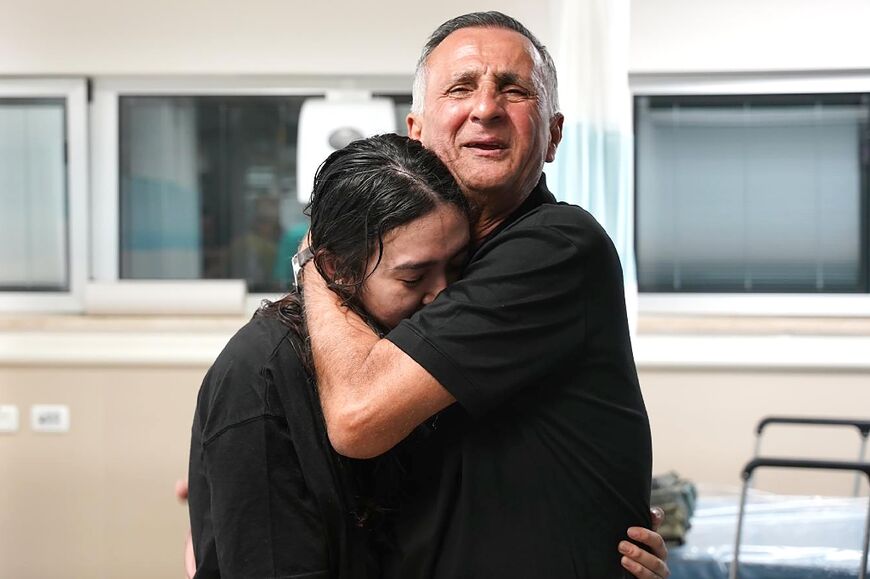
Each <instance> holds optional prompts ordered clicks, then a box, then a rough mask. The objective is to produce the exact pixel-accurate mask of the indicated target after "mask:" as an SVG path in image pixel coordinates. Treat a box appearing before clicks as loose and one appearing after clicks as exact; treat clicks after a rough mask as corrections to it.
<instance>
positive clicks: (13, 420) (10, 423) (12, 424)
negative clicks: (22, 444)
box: [0, 404, 18, 433]
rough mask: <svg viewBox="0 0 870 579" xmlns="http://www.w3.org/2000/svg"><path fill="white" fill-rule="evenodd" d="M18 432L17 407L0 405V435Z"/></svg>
mask: <svg viewBox="0 0 870 579" xmlns="http://www.w3.org/2000/svg"><path fill="white" fill-rule="evenodd" d="M3 432H5V433H10V432H18V407H17V406H13V405H12V404H0V433H3Z"/></svg>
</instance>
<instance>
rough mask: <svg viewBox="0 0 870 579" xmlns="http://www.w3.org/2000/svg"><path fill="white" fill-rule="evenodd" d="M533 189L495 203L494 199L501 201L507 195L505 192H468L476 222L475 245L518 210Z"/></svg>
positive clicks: (472, 233)
mask: <svg viewBox="0 0 870 579" xmlns="http://www.w3.org/2000/svg"><path fill="white" fill-rule="evenodd" d="M531 193H532V191H531V190H529V191H527V192H526V193H525V194H524V195H522V196H514V197H512V198H511V199H510V202H509V203H494V202H493V201H494V200H498V201H501V200H503V199H504V198H505V197H504V195H503V194H491V193H490V194H482V195H481V194H476V193H472V192H466V196H467V197H468V200H469V201H470V202H471V205H472V211H473V216H472V222H473V224H474V226H473V228H472V231H471V235H472V242H473V243H474V244H475V245H478V244H480V242H481V241H483V240H484V239H486V238H487V237H488V236H489V235H491V234H492V232H493V231H495V230H496V229H497V228H498V226H499V225H501V224H502V223H504V221H505V219H507V218H508V217H510V216H511V214H512V213H513V212H514V211H516V210H517V208H518V207H519V206H520V205H522V204H523V202H524V201H525V200H526V199H528V198H529V195H531Z"/></svg>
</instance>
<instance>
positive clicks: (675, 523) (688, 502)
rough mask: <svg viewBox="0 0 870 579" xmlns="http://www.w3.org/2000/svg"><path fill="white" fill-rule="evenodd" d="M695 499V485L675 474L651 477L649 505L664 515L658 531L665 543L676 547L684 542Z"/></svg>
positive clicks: (696, 495) (696, 493)
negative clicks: (661, 511) (658, 509)
mask: <svg viewBox="0 0 870 579" xmlns="http://www.w3.org/2000/svg"><path fill="white" fill-rule="evenodd" d="M697 498H698V491H697V489H695V485H694V484H692V482H691V481H688V480H686V479H683V478H680V475H678V474H677V473H675V472H669V473H666V474H663V475H659V476H654V477H653V479H652V493H651V496H650V505H652V506H654V507H659V508H660V509H662V510H663V511H664V513H665V520H664V523H662V526H661V527H660V528H659V530H658V532H659V534H660V535H661V536H662V538H664V540H665V541H667V542H669V543H676V544H678V545H682V544H683V543H684V542H685V541H686V532H687V531H688V530H689V528H691V526H692V524H691V518H692V513H694V512H695V501H696V499H697Z"/></svg>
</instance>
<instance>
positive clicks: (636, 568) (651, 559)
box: [619, 531, 671, 579]
mask: <svg viewBox="0 0 870 579" xmlns="http://www.w3.org/2000/svg"><path fill="white" fill-rule="evenodd" d="M648 534H649V535H650V539H652V538H653V537H658V538H659V539H661V537H659V536H658V535H657V534H656V533H652V532H649V531H648ZM636 540H637V539H636ZM653 542H655V541H653V540H650V541H649V542H645V544H647V545H649V546H652V545H651V543H653ZM662 545H664V541H662ZM619 552H620V553H622V554H623V555H624V557H623V559H627V562H626V561H623V564H622V565H623V567H625V568H626V569H628V570H629V571H631V572H632V574H634V576H635V577H643V578H646V577H650V578H655V577H661V578H662V579H667V578H668V577H669V576H670V574H671V572H670V569H668V565H667V563H666V562H665V559H667V553H668V550H667V548H666V547H663V553H662V554H658V553H655V554H654V553H648V552H647V551H645V550H644V549H641V548H640V547H638V546H637V545H634V544H632V543H630V542H629V541H622V542H620V543H619ZM628 563H633V565H628Z"/></svg>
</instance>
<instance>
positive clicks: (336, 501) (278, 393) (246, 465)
mask: <svg viewBox="0 0 870 579" xmlns="http://www.w3.org/2000/svg"><path fill="white" fill-rule="evenodd" d="M309 212H310V215H311V234H310V249H311V252H310V255H311V256H312V259H313V260H314V263H315V265H316V268H317V271H318V273H319V274H320V275H321V276H323V278H324V279H325V280H327V283H328V285H329V287H330V288H331V289H332V290H333V291H335V292H336V293H337V294H338V295H339V296H341V298H342V299H343V301H344V303H345V304H346V305H347V307H348V308H352V309H353V310H355V311H357V312H358V313H360V314H361V315H362V316H363V317H364V318H365V319H366V320H368V322H369V324H371V326H372V327H373V328H375V329H377V330H379V331H387V330H389V329H390V328H392V327H393V326H395V325H396V324H397V323H398V322H399V321H400V320H401V319H403V318H404V317H407V316H409V315H411V314H412V313H413V312H414V311H416V310H417V309H419V308H421V307H423V306H424V305H426V304H427V303H429V302H430V301H432V300H433V299H435V297H436V296H437V295H438V293H439V292H440V291H441V290H443V289H444V287H445V286H446V285H447V284H448V283H450V282H451V281H452V280H455V279H456V278H457V277H458V276H459V274H460V272H461V269H462V266H463V264H464V261H465V258H466V249H467V246H468V243H469V222H468V216H467V214H468V207H467V202H466V200H465V197H464V196H463V194H462V192H461V191H460V189H459V187H458V186H457V184H456V182H455V181H454V180H453V178H452V176H451V174H450V172H449V171H448V170H447V169H446V168H445V167H444V165H442V164H441V162H440V161H439V160H438V158H437V157H436V156H435V155H434V154H433V153H431V152H429V151H427V150H425V149H424V148H423V147H422V146H421V145H420V144H419V143H417V142H416V141H412V140H408V139H406V138H404V137H399V136H396V135H382V136H378V137H373V138H370V139H365V140H362V141H356V142H354V143H352V144H351V145H349V146H348V147H346V148H344V149H342V150H340V151H337V152H335V153H333V154H332V155H330V157H329V158H328V159H327V160H326V161H325V162H324V164H323V165H322V166H321V168H320V170H319V171H318V173H317V176H316V178H315V183H314V191H313V193H312V197H311V203H310V205H309ZM400 478H401V473H400V466H399V465H398V464H397V462H396V459H395V458H394V457H393V456H392V453H387V454H386V455H384V456H383V457H379V458H378V459H375V460H374V461H352V460H349V459H345V458H342V457H340V456H338V455H337V454H336V453H335V452H334V451H333V450H332V448H331V446H330V444H329V441H328V438H327V436H326V428H325V424H324V421H323V417H322V414H321V410H320V404H319V401H318V397H317V390H316V385H315V380H314V376H313V369H312V364H311V360H310V352H309V349H308V345H307V332H306V328H305V319H304V316H303V311H302V303H301V300H300V294H299V293H298V292H295V291H294V292H292V293H290V294H288V295H287V296H285V297H284V298H283V299H281V300H279V301H277V302H272V303H269V302H267V303H265V304H264V305H263V306H262V307H261V308H260V310H259V311H258V312H257V313H256V314H255V315H254V317H253V319H252V320H251V321H250V322H248V324H246V325H245V326H244V327H243V328H242V329H241V330H240V331H239V332H238V333H237V334H236V335H235V336H234V337H233V338H232V339H231V340H230V342H229V343H228V344H227V346H226V348H225V349H224V351H223V352H222V353H221V354H220V356H219V357H218V359H217V360H216V361H215V363H214V365H213V366H212V367H211V369H210V370H209V372H208V373H207V374H206V377H205V379H204V381H203V384H202V388H201V390H200V393H199V398H198V401H197V408H196V413H195V416H194V424H193V431H192V440H191V451H190V470H189V485H190V491H189V493H190V494H189V503H190V516H191V527H192V533H193V545H194V551H195V559H196V563H197V571H196V577H305V578H308V579H320V578H341V579H344V578H369V579H376V578H377V577H378V564H377V559H378V556H377V554H378V550H379V548H380V547H381V546H382V545H384V544H385V543H389V541H388V538H386V537H387V534H386V533H382V532H381V531H382V529H381V527H388V525H384V524H382V523H383V519H384V518H385V517H384V513H385V512H387V511H388V510H389V508H390V507H392V506H394V505H393V500H392V498H393V497H394V496H395V494H396V492H398V491H399V490H400V488H401V483H400V482H397V481H400ZM655 537H657V539H659V540H660V537H658V536H657V535H655ZM615 547H616V546H614V548H615ZM660 554H661V555H662V556H664V554H662V553H661V552H660ZM632 557H633V558H634V559H635V560H636V561H637V562H640V563H642V564H645V565H649V564H650V561H651V559H655V562H657V563H661V561H660V560H659V559H657V558H655V557H652V556H651V555H649V554H645V553H638V554H637V556H632ZM643 571H644V572H646V573H647V574H643V572H640V573H635V574H636V575H637V576H638V577H652V576H654V575H652V574H648V573H649V571H648V570H647V569H644V570H643Z"/></svg>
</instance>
